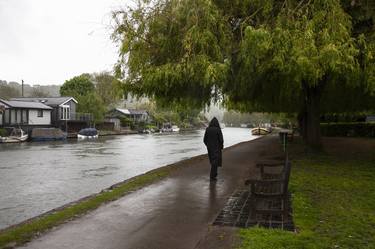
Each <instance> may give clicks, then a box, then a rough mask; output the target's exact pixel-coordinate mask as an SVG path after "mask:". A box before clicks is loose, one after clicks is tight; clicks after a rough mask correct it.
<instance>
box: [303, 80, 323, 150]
mask: <svg viewBox="0 0 375 249" xmlns="http://www.w3.org/2000/svg"><path fill="white" fill-rule="evenodd" d="M305 132H306V140H305V141H306V143H307V145H308V146H309V147H311V148H313V149H320V148H321V136H320V91H319V88H317V87H314V88H309V89H308V95H307V99H306V131H305Z"/></svg>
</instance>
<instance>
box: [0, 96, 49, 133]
mask: <svg viewBox="0 0 375 249" xmlns="http://www.w3.org/2000/svg"><path fill="white" fill-rule="evenodd" d="M51 112H52V108H51V107H49V106H47V105H45V104H43V103H36V102H27V101H15V100H3V99H0V127H9V126H10V127H18V126H19V127H22V128H23V129H24V130H25V131H28V130H31V129H32V128H35V127H50V126H51Z"/></svg>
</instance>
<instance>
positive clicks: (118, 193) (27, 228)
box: [0, 161, 185, 248]
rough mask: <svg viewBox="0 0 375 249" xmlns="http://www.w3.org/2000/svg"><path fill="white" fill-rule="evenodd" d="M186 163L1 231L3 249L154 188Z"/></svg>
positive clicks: (130, 181)
mask: <svg viewBox="0 0 375 249" xmlns="http://www.w3.org/2000/svg"><path fill="white" fill-rule="evenodd" d="M184 164H185V161H182V162H180V163H178V164H175V165H169V166H165V167H162V168H159V169H156V170H153V171H150V172H148V173H146V174H143V175H140V176H136V177H134V178H131V179H129V180H127V181H124V182H122V183H119V184H116V185H114V186H112V187H110V188H109V189H106V190H103V191H102V192H100V193H98V194H94V195H92V196H89V197H86V198H83V199H81V200H79V201H77V202H74V203H71V204H68V205H66V206H64V207H61V208H58V209H55V210H52V211H50V212H47V213H45V214H43V215H41V216H38V217H36V218H32V219H30V220H28V221H26V222H23V223H21V224H19V225H15V226H12V227H9V228H7V229H4V230H2V231H0V248H13V247H14V246H17V245H21V244H24V243H26V242H28V241H30V240H31V239H32V238H33V237H35V236H38V235H40V234H41V233H43V232H46V231H47V230H49V229H51V228H53V227H56V226H58V225H60V224H62V223H64V222H66V221H68V220H71V219H73V218H77V217H79V216H80V215H83V214H85V213H87V212H88V211H91V210H94V209H96V208H98V207H99V206H100V205H102V204H103V203H107V202H110V201H114V200H116V199H119V198H120V197H122V196H124V195H126V194H127V193H130V192H132V191H134V190H136V189H139V188H141V187H144V186H146V185H150V184H151V183H154V182H156V181H158V180H161V179H163V178H165V177H167V176H168V175H170V173H171V172H172V171H173V170H175V169H177V168H178V166H182V165H184Z"/></svg>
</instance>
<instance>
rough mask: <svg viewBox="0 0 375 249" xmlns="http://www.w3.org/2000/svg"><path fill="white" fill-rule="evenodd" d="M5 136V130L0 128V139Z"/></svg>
mask: <svg viewBox="0 0 375 249" xmlns="http://www.w3.org/2000/svg"><path fill="white" fill-rule="evenodd" d="M6 135H7V131H6V130H5V129H2V128H0V137H5V136H6Z"/></svg>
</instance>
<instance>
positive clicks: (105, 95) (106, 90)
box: [92, 72, 122, 108]
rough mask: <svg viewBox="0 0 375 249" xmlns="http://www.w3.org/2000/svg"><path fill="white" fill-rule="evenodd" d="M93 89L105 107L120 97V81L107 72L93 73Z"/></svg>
mask: <svg viewBox="0 0 375 249" xmlns="http://www.w3.org/2000/svg"><path fill="white" fill-rule="evenodd" d="M92 77H93V82H94V84H95V91H96V93H97V94H98V95H99V96H100V97H101V99H102V101H103V103H104V105H105V106H106V107H107V108H110V107H111V106H114V105H115V104H116V102H117V101H118V100H119V99H120V98H121V96H122V94H121V82H120V81H119V80H118V79H116V78H115V77H114V76H112V75H111V74H109V73H107V72H102V73H99V74H94V75H93V76H92Z"/></svg>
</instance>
